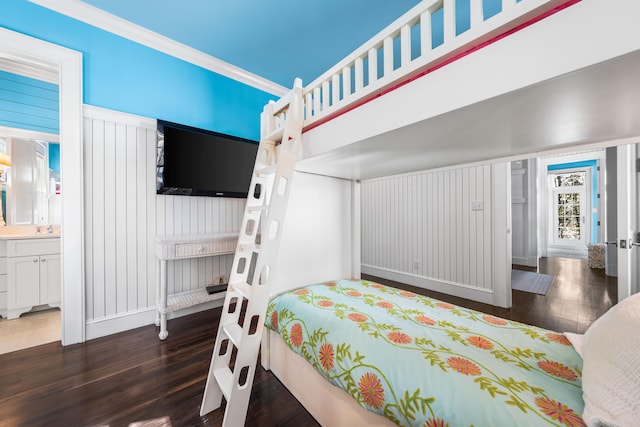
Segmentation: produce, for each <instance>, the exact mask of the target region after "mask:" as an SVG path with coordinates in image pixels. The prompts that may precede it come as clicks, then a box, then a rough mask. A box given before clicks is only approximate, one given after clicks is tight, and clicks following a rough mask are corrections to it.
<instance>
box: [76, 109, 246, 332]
mask: <svg viewBox="0 0 640 427" xmlns="http://www.w3.org/2000/svg"><path fill="white" fill-rule="evenodd" d="M84 115H85V118H84V181H85V182H84V185H85V195H84V196H85V199H84V200H85V248H86V265H85V283H86V321H87V339H91V338H95V337H97V336H102V335H106V334H109V333H114V332H117V331H120V330H125V329H131V328H134V327H137V326H142V325H146V324H150V323H153V321H154V316H155V314H154V309H155V302H156V295H155V293H156V292H155V283H156V258H155V255H154V254H155V252H154V239H155V236H157V235H158V236H163V235H180V234H194V233H214V232H228V231H238V230H239V228H240V223H241V220H242V213H243V209H244V203H245V199H226V198H211V197H184V196H167V195H156V187H155V177H156V173H155V148H156V122H155V120H150V119H144V118H140V117H136V116H131V115H127V114H124V113H117V112H113V111H108V110H103V109H99V108H95V107H88V106H85V113H84ZM232 260H233V255H225V256H221V257H206V258H198V259H192V260H178V261H170V262H169V265H168V289H169V292H170V293H173V292H180V291H184V290H189V289H193V288H197V287H203V286H205V285H207V284H210V283H211V281H212V279H213V278H215V277H217V276H218V275H220V274H224V275H226V276H227V277H228V275H229V272H230V270H231V263H232ZM218 303H219V302H218ZM208 307H209V306H207V305H203V306H200V307H196V308H195V310H197V309H198V308H200V309H204V308H208ZM192 311H193V310H192ZM192 311H190V312H192ZM184 313H187V312H184ZM177 314H178V315H180V314H181V313H177Z"/></svg>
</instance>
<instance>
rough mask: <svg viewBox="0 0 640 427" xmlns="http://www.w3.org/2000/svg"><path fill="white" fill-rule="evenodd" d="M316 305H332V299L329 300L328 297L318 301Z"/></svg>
mask: <svg viewBox="0 0 640 427" xmlns="http://www.w3.org/2000/svg"><path fill="white" fill-rule="evenodd" d="M318 305H319V306H320V307H332V306H333V305H334V304H333V301H329V300H328V299H323V300H320V301H318Z"/></svg>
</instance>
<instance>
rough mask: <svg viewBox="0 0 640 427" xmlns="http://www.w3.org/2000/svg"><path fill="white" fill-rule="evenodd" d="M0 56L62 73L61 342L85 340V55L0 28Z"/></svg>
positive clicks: (59, 74)
mask: <svg viewBox="0 0 640 427" xmlns="http://www.w3.org/2000/svg"><path fill="white" fill-rule="evenodd" d="M0 57H4V58H8V59H12V60H16V61H19V62H26V63H30V64H37V65H38V66H43V67H48V68H50V69H52V70H55V71H57V72H58V76H59V77H58V78H59V82H58V84H59V88H60V142H61V144H60V166H61V168H60V169H61V177H60V181H61V191H62V192H63V193H62V194H63V197H62V221H61V227H62V234H61V238H60V242H61V253H60V254H61V270H62V272H61V275H62V280H61V282H62V344H63V345H69V344H74V343H79V342H83V341H84V339H85V312H84V308H85V307H84V291H85V289H84V210H83V152H82V54H81V53H80V52H77V51H74V50H71V49H67V48H64V47H62V46H58V45H54V44H51V43H48V42H45V41H42V40H39V39H36V38H33V37H29V36H26V35H24V34H20V33H16V32H14V31H10V30H7V29H5V28H1V27H0Z"/></svg>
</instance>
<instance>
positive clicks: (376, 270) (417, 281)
mask: <svg viewBox="0 0 640 427" xmlns="http://www.w3.org/2000/svg"><path fill="white" fill-rule="evenodd" d="M362 273H364V274H369V275H371V276H376V277H381V278H383V279H387V280H393V281H396V282H401V283H406V284H408V285H412V286H417V287H419V288H424V289H428V290H431V291H436V292H441V293H443V294H447V295H453V296H456V297H460V298H465V299H469V300H472V301H477V302H481V303H484V304H490V305H495V304H494V293H493V290H491V289H481V288H474V287H471V286H468V285H464V284H462V283H455V282H447V281H444V280H434V279H430V278H427V277H424V276H417V275H415V274H409V273H404V272H402V271H395V270H389V269H386V268H380V267H374V266H371V265H365V264H363V265H362Z"/></svg>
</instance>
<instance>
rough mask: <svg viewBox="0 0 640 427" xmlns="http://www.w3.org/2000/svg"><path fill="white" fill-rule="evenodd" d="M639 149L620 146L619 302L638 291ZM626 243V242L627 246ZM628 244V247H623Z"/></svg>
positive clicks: (618, 153) (630, 146) (628, 145)
mask: <svg viewBox="0 0 640 427" xmlns="http://www.w3.org/2000/svg"><path fill="white" fill-rule="evenodd" d="M636 150H637V146H636V145H635V144H627V145H623V146H620V147H618V152H617V155H618V180H617V181H618V236H617V241H618V301H622V300H623V299H625V298H627V297H628V296H629V295H631V294H633V293H635V292H638V289H636V275H637V274H638V271H637V270H638V266H637V265H636V263H635V262H634V259H635V256H634V255H635V252H636V251H638V250H640V249H638V247H633V246H631V247H629V245H630V243H631V242H632V239H633V232H634V230H635V229H636V225H637V224H636V214H637V213H636V204H637V201H636V197H637V192H636V186H637V177H636V176H637V173H636V158H637V154H636ZM623 242H624V243H623ZM623 244H624V246H625V247H624V248H623V247H622V246H623Z"/></svg>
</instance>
